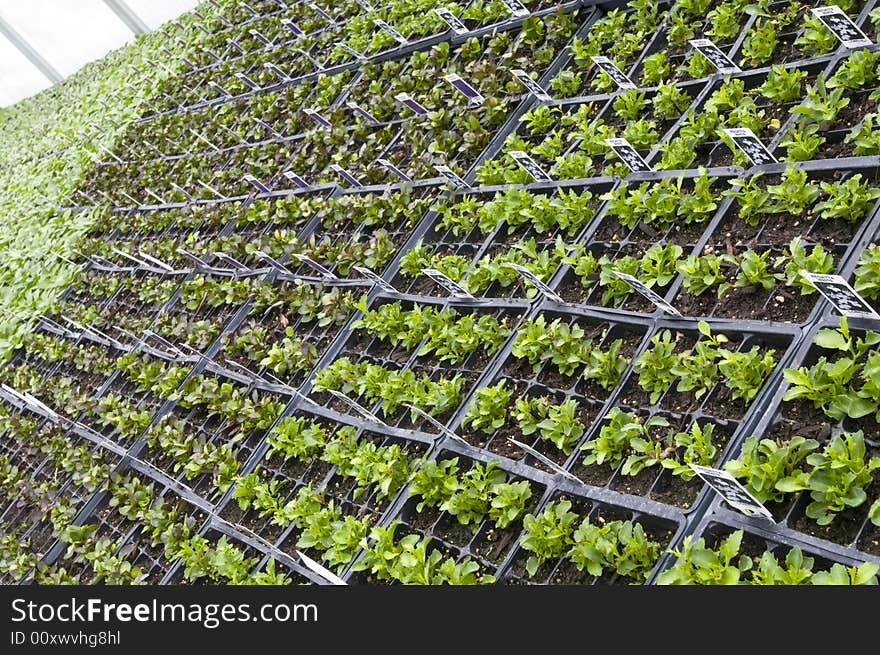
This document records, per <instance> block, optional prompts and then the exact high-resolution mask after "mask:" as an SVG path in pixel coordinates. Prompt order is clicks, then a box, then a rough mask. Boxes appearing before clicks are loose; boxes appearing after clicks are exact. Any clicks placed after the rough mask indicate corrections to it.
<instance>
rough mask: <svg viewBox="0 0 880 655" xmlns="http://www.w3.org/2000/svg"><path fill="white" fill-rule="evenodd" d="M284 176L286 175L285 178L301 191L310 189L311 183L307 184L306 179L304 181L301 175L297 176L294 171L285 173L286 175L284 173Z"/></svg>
mask: <svg viewBox="0 0 880 655" xmlns="http://www.w3.org/2000/svg"><path fill="white" fill-rule="evenodd" d="M282 175H284V177H286V178H287V179H288V180H290V181H291V182H293V183H294V184H295V185H296V186H298V187H299V188H300V189H308V188H309V183H308V182H306V181H305V180H304V179H302V178H301V177H300V176H299V175H297V174H296V173H294V172H293V171H284V173H282Z"/></svg>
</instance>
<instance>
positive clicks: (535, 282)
mask: <svg viewBox="0 0 880 655" xmlns="http://www.w3.org/2000/svg"><path fill="white" fill-rule="evenodd" d="M505 266H507V267H508V268H512V269H513V270H515V271H516V272H517V273H519V274H520V276H522V277H523V278H524V279H526V280H528V282H530V283H531V284H532V286H534V287H535V288H536V289H537V290H538V291H540V292H541V295H543V296H544V297H545V298H547V299H548V300H552V301H553V302H565V301H564V300H563V299H562V298H560V297H559V294H557V293H556V292H555V291H554V290H553V289H551V288H550V287H548V286H547V285H546V284H544V283H543V282H541V279H540V278H539V277H538V276H537V275H535V274H534V273H532V272H531V271H530V270H529V269H527V268H526V267H525V266H522V265H520V264H513V263H511V262H506V263H505Z"/></svg>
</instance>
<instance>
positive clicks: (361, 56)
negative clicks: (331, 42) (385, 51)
mask: <svg viewBox="0 0 880 655" xmlns="http://www.w3.org/2000/svg"><path fill="white" fill-rule="evenodd" d="M337 45H338V46H339V47H340V48H342V49H343V50H345V51H346V52H347V53H348V54H350V55H351V56H352V57H354V58H355V59H357V60H358V61H366V59H367V58H366V56H365V55H364V53H362V52H358V51H357V50H355V49H354V48H350V47H348V46H347V45H345V44H344V43H338V44H337Z"/></svg>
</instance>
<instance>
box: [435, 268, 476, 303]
mask: <svg viewBox="0 0 880 655" xmlns="http://www.w3.org/2000/svg"><path fill="white" fill-rule="evenodd" d="M422 273H424V274H425V275H427V276H428V277H429V278H431V279H432V280H434V282H436V283H437V284H439V285H440V286H441V287H443V288H444V289H446V291H448V292H449V293H450V294H451V295H453V296H457V297H460V298H468V299H474V300H476V299H475V298H474V297H473V296H472V295H471V294H470V293H468V292H467V290H466V289H465V288H464V287H462V286H461V285H460V284H458V282H456V281H454V280H453V279H452V278H450V277H449V276H448V275H446V273H443V272H442V271H438V270H437V269H436V268H423V269H422Z"/></svg>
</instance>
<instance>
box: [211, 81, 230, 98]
mask: <svg viewBox="0 0 880 655" xmlns="http://www.w3.org/2000/svg"><path fill="white" fill-rule="evenodd" d="M208 86H210V87H213V88H215V89H217V91H219V92H220V95H223V96H226V97H227V98H231V97H232V94H231V93H229V91H227V90H226V89H224V88H223V87H222V86H220V85H219V84H217V82H214V81H213V80H211V81H210V82H208Z"/></svg>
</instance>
